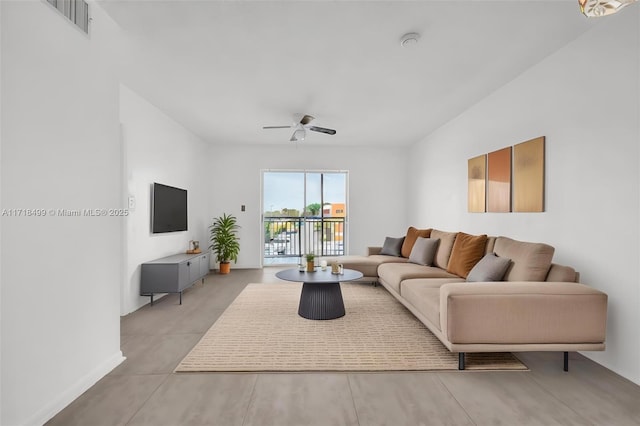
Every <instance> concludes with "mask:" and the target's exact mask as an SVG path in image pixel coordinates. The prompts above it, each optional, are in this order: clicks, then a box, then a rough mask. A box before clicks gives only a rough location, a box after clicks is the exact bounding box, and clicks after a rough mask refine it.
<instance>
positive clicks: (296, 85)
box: [98, 0, 597, 146]
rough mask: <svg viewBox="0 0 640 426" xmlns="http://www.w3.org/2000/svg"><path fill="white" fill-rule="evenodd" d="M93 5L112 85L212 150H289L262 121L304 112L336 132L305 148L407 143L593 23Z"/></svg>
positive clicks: (343, 9)
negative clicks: (116, 73) (111, 30)
mask: <svg viewBox="0 0 640 426" xmlns="http://www.w3.org/2000/svg"><path fill="white" fill-rule="evenodd" d="M98 4H99V6H101V7H102V8H103V9H104V10H105V11H106V12H107V13H108V14H109V15H110V16H111V17H112V18H113V19H114V20H115V21H116V22H117V24H118V25H119V26H120V27H121V28H122V29H123V35H124V37H125V39H126V48H125V49H123V50H122V51H121V55H122V56H121V62H120V64H121V66H120V73H121V78H122V81H123V82H124V83H125V84H126V85H128V86H129V87H131V88H132V89H133V90H135V91H137V92H138V93H140V94H141V95H142V96H144V97H145V98H147V99H148V100H149V101H151V102H152V103H154V104H155V105H156V106H158V107H159V108H160V109H162V110H163V111H164V112H165V113H167V114H168V115H170V116H171V117H173V118H174V119H175V120H176V121H178V122H180V123H181V124H182V125H183V126H185V127H186V128H188V129H190V130H191V131H192V132H194V133H195V134H197V135H198V136H200V137H201V138H203V139H204V140H206V141H208V142H211V143H217V144H225V143H234V144H240V143H248V144H291V143H293V142H289V138H290V136H291V133H292V131H290V130H288V129H282V130H263V129H262V126H265V125H286V124H290V123H291V122H292V115H293V114H295V113H306V114H311V115H313V116H315V117H316V120H315V121H314V122H313V123H312V124H315V125H317V126H321V127H329V128H333V129H336V130H337V134H336V135H335V136H329V135H325V134H320V133H313V132H310V134H309V135H308V136H307V139H306V140H305V141H304V142H301V143H304V144H309V145H313V144H322V145H356V146H357V145H378V146H389V145H396V146H406V145H410V144H412V143H415V142H417V141H418V140H420V139H422V138H423V137H425V136H426V135H428V134H429V133H431V132H432V131H434V130H435V129H437V128H438V127H439V126H441V125H443V124H445V123H446V122H448V121H449V120H451V119H453V118H455V117H456V116H457V115H459V114H460V113H462V112H463V111H464V110H466V109H467V108H469V107H470V106H472V105H473V104H474V103H476V102H478V101H479V100H481V99H482V98H484V97H486V96H487V95H489V94H490V93H491V92H493V91H494V90H496V89H497V88H499V87H501V86H503V85H504V84H506V83H508V82H509V81H510V80H512V79H514V78H515V77H516V76H518V75H519V74H520V73H522V72H523V71H525V70H526V69H528V68H530V67H531V66H533V65H534V64H536V63H537V62H539V61H540V60H542V59H543V58H544V57H546V56H548V55H550V54H551V53H553V52H555V51H556V50H558V49H559V48H561V47H562V46H564V45H565V44H567V43H568V42H570V41H571V40H573V39H574V38H576V37H578V36H579V35H580V34H582V33H583V32H585V31H587V30H588V29H589V28H590V27H591V26H593V25H597V20H589V19H587V18H585V17H584V16H582V15H581V14H580V13H579V10H578V6H577V1H575V0H571V1H562V0H556V1H533V2H530V1H513V0H512V1H477V0H476V1H452V0H448V1H371V2H367V1H344V0H343V1H257V2H249V1H203V0H200V1H187V0H180V1H178V0H176V1H168V0H164V1H141V0H128V1H118V0H103V1H99V3H98ZM407 32H418V33H420V34H421V36H422V37H421V39H420V42H419V43H418V45H417V46H416V47H415V48H413V49H404V48H402V47H401V46H400V38H401V36H402V35H403V34H405V33H407ZM523 102H526V99H523ZM517 107H518V106H517V105H514V108H517ZM498 122H499V120H498V119H496V123H498Z"/></svg>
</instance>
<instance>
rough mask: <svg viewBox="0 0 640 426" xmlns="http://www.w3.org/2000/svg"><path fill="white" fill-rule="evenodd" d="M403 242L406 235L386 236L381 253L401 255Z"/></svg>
mask: <svg viewBox="0 0 640 426" xmlns="http://www.w3.org/2000/svg"><path fill="white" fill-rule="evenodd" d="M403 242H404V237H398V238H393V237H387V238H385V239H384V244H383V245H382V250H380V254H386V255H387V256H400V250H401V248H402V243H403Z"/></svg>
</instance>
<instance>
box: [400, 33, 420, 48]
mask: <svg viewBox="0 0 640 426" xmlns="http://www.w3.org/2000/svg"><path fill="white" fill-rule="evenodd" d="M418 40H420V34H418V33H407V34H405V35H403V36H402V37H401V38H400V46H402V47H405V48H408V49H409V48H412V47H415V46H416V45H417V44H418Z"/></svg>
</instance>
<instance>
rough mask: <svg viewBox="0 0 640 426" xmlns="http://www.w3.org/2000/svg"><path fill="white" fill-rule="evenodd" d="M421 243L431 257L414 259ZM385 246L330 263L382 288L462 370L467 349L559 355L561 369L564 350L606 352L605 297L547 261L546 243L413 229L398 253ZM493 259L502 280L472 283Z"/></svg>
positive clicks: (564, 268)
mask: <svg viewBox="0 0 640 426" xmlns="http://www.w3.org/2000/svg"><path fill="white" fill-rule="evenodd" d="M387 240H389V239H387ZM396 243H397V241H396ZM386 246H387V244H386V242H385V247H386ZM418 246H420V247H421V248H423V247H425V246H430V247H436V248H435V253H427V257H428V256H432V257H433V258H432V259H426V261H425V260H424V259H421V260H418V261H417V262H416V258H415V256H414V255H413V254H412V251H413V253H415V252H416V251H418V250H417V249H418ZM414 247H415V249H416V250H414ZM383 249H384V247H383V248H380V247H377V248H369V255H368V256H345V257H341V258H337V259H335V260H337V261H339V262H341V263H342V264H343V265H344V267H345V268H349V269H355V270H358V271H360V272H362V273H363V275H364V276H365V277H366V278H365V279H369V280H371V281H374V282H379V283H380V284H382V285H383V286H384V287H385V288H386V289H387V290H388V291H389V293H391V294H392V295H393V296H394V297H395V298H396V299H398V300H399V301H400V302H401V303H402V304H403V305H404V306H406V308H407V309H409V310H410V311H411V312H412V313H413V314H414V315H415V316H416V317H417V318H418V319H419V320H420V321H421V322H423V323H424V324H425V325H426V326H427V328H429V330H431V332H433V334H435V335H436V336H437V337H438V338H439V339H440V340H441V341H442V343H443V344H444V345H445V346H446V347H447V348H448V349H449V350H450V351H452V352H458V353H459V368H460V369H464V361H465V356H464V354H465V353H466V352H503V351H509V352H518V351H560V352H564V368H565V371H566V370H568V352H569V351H578V350H585V351H601V350H604V348H605V331H606V319H607V295H606V294H604V293H602V292H600V291H598V290H595V289H593V288H590V287H588V286H586V285H584V284H580V283H578V278H579V276H578V274H577V273H576V271H575V270H574V269H573V268H571V267H568V266H561V265H557V264H554V263H552V258H553V254H554V248H553V247H551V246H550V245H547V244H541V243H530V242H522V241H516V240H513V239H510V238H507V237H488V236H486V235H477V236H473V235H469V234H465V233H462V232H443V231H439V230H431V229H423V230H418V229H416V228H413V227H410V228H409V230H408V231H407V235H406V236H405V237H404V238H403V240H402V249H401V250H400V251H399V252H398V253H392V254H381V253H388V251H389V250H388V247H387V250H386V252H385V251H383ZM485 257H486V258H487V259H485ZM495 261H499V263H500V264H501V265H505V266H504V267H505V268H506V270H504V273H503V275H502V276H501V277H500V279H495V278H494V276H495V273H494V271H492V272H491V273H493V274H494V276H492V277H491V278H489V279H490V281H487V282H477V281H484V279H482V276H483V273H484V272H485V271H483V269H486V268H485V266H486V265H487V264H489V265H491V264H493V263H495ZM501 272H502V271H498V272H497V273H498V274H500V273H501ZM489 275H491V274H489ZM479 276H480V277H481V278H480V280H477V279H476V280H475V281H474V282H469V281H467V279H468V278H469V279H471V278H472V277H475V278H477V277H479Z"/></svg>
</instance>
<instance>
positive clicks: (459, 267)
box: [447, 232, 487, 278]
mask: <svg viewBox="0 0 640 426" xmlns="http://www.w3.org/2000/svg"><path fill="white" fill-rule="evenodd" d="M486 245H487V236H486V235H469V234H465V233H464V232H459V233H458V236H457V237H456V241H455V242H454V243H453V249H452V250H451V257H450V258H449V265H447V272H450V273H452V274H456V275H457V276H459V277H462V278H467V275H469V271H471V269H473V267H474V266H475V265H476V263H478V262H479V261H480V259H482V257H483V256H484V247H485V246H486Z"/></svg>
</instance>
